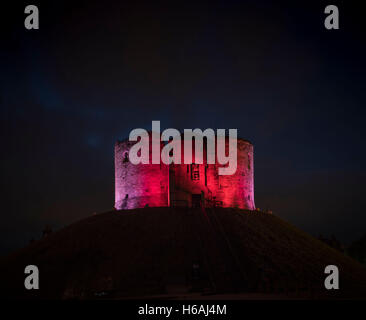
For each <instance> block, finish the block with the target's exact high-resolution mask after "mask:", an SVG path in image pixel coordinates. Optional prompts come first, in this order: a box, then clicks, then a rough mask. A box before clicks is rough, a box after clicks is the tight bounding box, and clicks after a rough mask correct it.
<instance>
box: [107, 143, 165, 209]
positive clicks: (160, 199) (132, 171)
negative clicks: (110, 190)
mask: <svg viewBox="0 0 366 320" xmlns="http://www.w3.org/2000/svg"><path fill="white" fill-rule="evenodd" d="M134 143H135V142H130V141H128V140H124V141H122V142H119V141H118V142H117V143H116V144H115V147H114V165H115V205H114V206H115V208H116V209H117V210H121V209H134V208H143V207H145V206H149V207H168V206H169V167H168V166H167V165H165V164H163V163H161V164H138V165H134V164H132V163H130V161H129V160H128V153H129V150H130V148H131V146H132V145H133V144H134ZM150 163H151V143H150Z"/></svg>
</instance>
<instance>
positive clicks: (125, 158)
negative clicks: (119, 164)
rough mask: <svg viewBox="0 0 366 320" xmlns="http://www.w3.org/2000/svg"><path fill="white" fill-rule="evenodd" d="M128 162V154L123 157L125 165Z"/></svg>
mask: <svg viewBox="0 0 366 320" xmlns="http://www.w3.org/2000/svg"><path fill="white" fill-rule="evenodd" d="M125 162H128V152H125V154H124V155H123V163H125Z"/></svg>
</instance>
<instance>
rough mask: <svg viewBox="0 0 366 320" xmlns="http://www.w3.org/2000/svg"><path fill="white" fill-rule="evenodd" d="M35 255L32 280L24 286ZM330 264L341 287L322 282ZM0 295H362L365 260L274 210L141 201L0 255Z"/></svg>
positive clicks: (365, 279) (364, 294) (364, 291)
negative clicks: (32, 286)
mask: <svg viewBox="0 0 366 320" xmlns="http://www.w3.org/2000/svg"><path fill="white" fill-rule="evenodd" d="M29 264H33V265H37V266H38V268H39V272H40V289H39V290H30V291H27V290H25V289H24V279H25V275H24V268H25V266H26V265H29ZM330 264H333V265H336V266H338V268H339V271H340V290H332V291H327V290H326V289H325V288H324V279H325V277H326V275H325V274H324V268H325V266H327V265H330ZM0 274H1V275H2V281H1V286H2V290H1V295H2V296H3V297H6V298H51V299H131V298H156V299H333V298H335V299H338V298H341V299H343V298H345V299H355V298H357V299H365V298H366V269H365V268H364V267H363V266H362V265H360V264H359V263H358V262H356V261H354V260H352V259H351V258H349V257H347V256H345V255H343V254H342V253H339V252H337V251H335V250H334V249H332V248H330V247H328V246H327V245H326V244H324V243H322V242H320V241H318V240H316V239H315V238H313V237H311V236H310V235H308V234H306V233H304V232H302V231H300V230H298V229H297V228H295V227H293V226H292V225H290V224H289V223H286V222H285V221H283V220H281V219H279V218H278V217H276V216H274V215H269V214H265V213H261V212H250V211H245V210H238V209H223V208H216V209H206V210H201V209H186V208H174V209H173V208H144V209H136V210H128V211H113V212H107V213H103V214H99V215H95V216H92V217H90V218H87V219H84V220H82V221H79V222H77V223H74V224H72V225H70V226H68V227H66V228H64V229H62V230H60V231H58V232H55V233H53V234H51V235H49V236H47V237H45V238H43V239H41V240H39V241H36V242H34V243H32V244H31V245H29V246H28V247H26V248H24V249H22V250H18V251H17V252H15V253H13V254H11V255H9V256H7V257H5V258H2V259H1V261H0Z"/></svg>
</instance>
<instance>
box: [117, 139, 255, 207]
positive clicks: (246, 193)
mask: <svg viewBox="0 0 366 320" xmlns="http://www.w3.org/2000/svg"><path fill="white" fill-rule="evenodd" d="M134 143H135V142H130V141H128V140H124V141H121V142H120V141H118V142H116V145H115V208H116V209H117V210H121V209H135V208H143V207H146V206H149V207H168V206H187V207H195V206H200V205H204V206H205V207H211V206H222V207H232V208H241V209H248V210H254V209H255V204H254V165H253V145H252V144H251V143H250V142H249V141H247V140H244V139H240V138H239V139H238V140H237V146H238V149H237V170H236V172H235V174H233V175H219V174H218V168H219V166H220V165H219V164H207V163H206V158H205V157H204V159H203V164H172V165H165V164H163V163H160V164H138V165H134V164H132V163H130V162H129V159H128V152H129V150H130V148H131V146H132V145H133V144H134ZM161 146H163V145H162V144H161ZM204 149H206V148H204ZM205 153H206V152H204V154H205ZM182 157H183V153H182ZM150 159H151V141H150ZM197 162H198V161H197ZM150 163H151V162H150Z"/></svg>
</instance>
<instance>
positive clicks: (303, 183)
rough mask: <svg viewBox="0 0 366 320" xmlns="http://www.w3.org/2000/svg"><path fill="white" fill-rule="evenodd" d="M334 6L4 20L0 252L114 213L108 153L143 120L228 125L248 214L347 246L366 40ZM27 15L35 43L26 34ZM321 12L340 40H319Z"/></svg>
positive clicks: (99, 8) (99, 7) (162, 9)
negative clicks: (247, 179)
mask: <svg viewBox="0 0 366 320" xmlns="http://www.w3.org/2000/svg"><path fill="white" fill-rule="evenodd" d="M7 2H10V1H7ZM339 2H340V1H337V2H334V1H333V2H331V3H320V2H319V1H316V2H314V3H316V4H312V3H309V2H307V3H303V2H298V1H292V3H285V2H281V1H272V2H270V1H258V0H256V1H209V2H205V3H204V2H199V1H194V2H189V1H184V2H183V1H168V2H157V1H149V2H147V3H148V4H142V3H139V4H137V1H131V3H130V4H129V3H128V1H105V0H104V1H93V0H90V1H73V2H70V4H67V3H65V2H64V1H63V2H62V4H60V2H55V1H31V2H30V3H28V2H24V3H22V1H18V3H19V4H18V5H17V6H14V7H11V8H10V7H9V8H8V7H5V8H2V21H1V24H2V25H1V30H2V31H1V32H2V37H1V43H0V48H1V51H0V58H1V59H0V74H1V77H0V81H1V86H0V106H1V128H0V130H1V142H2V148H1V150H2V152H1V160H2V165H1V184H2V190H3V191H2V206H1V208H2V209H1V223H0V237H1V239H0V244H1V245H0V254H4V253H6V252H9V251H11V250H14V249H15V248H19V247H22V246H25V245H26V244H27V243H28V242H29V240H30V239H31V238H39V237H40V236H41V231H42V229H43V228H44V226H45V225H46V224H49V225H51V226H52V227H53V228H54V229H58V228H60V227H62V226H65V225H68V224H70V223H72V222H75V221H77V220H79V219H82V218H85V217H88V216H90V215H91V214H92V213H93V212H105V211H108V210H111V209H112V208H113V205H114V159H113V151H114V150H113V148H114V143H115V141H116V140H118V139H124V138H126V137H128V134H129V132H130V131H131V130H132V129H134V128H138V127H142V128H145V129H150V128H151V121H152V120H160V121H161V125H162V128H168V127H171V128H177V129H184V128H192V129H193V128H201V129H205V128H213V129H217V128H226V129H229V128H237V129H238V134H239V136H241V137H243V138H246V139H248V140H250V141H251V142H252V143H253V145H254V164H255V201H256V205H257V207H259V208H261V209H267V208H269V209H271V210H272V211H273V212H274V213H275V214H276V215H278V216H279V217H281V218H283V219H285V220H287V221H289V222H291V223H293V224H294V225H296V226H297V227H299V228H301V229H303V230H305V231H307V232H310V233H311V234H313V235H315V236H317V235H319V234H320V233H321V234H323V235H325V236H330V235H331V234H334V235H335V236H336V237H338V238H339V239H340V240H341V241H344V242H345V243H349V242H350V241H352V240H354V239H357V238H359V237H360V236H361V235H362V234H364V233H365V232H366V214H365V210H364V209H365V208H366V197H365V195H364V190H365V188H364V184H365V181H366V172H365V168H364V163H365V162H366V152H365V149H364V139H365V138H366V129H365V93H366V81H365V71H366V70H365V69H366V62H365V57H366V45H365V38H366V37H365V33H364V32H363V30H362V21H364V19H363V17H362V11H361V10H360V9H358V8H357V5H356V4H348V5H344V4H343V1H342V4H340V3H339ZM27 4H35V5H38V6H39V10H40V29H39V30H26V29H25V28H24V18H25V14H24V8H25V6H26V5H27ZM326 4H335V5H338V7H339V11H340V30H332V31H329V30H326V29H325V28H324V18H325V14H324V8H325V6H326ZM365 14H366V13H365Z"/></svg>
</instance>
